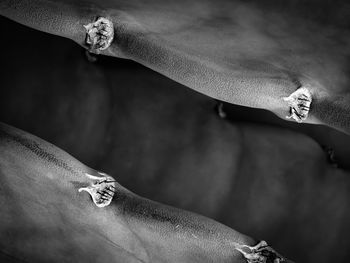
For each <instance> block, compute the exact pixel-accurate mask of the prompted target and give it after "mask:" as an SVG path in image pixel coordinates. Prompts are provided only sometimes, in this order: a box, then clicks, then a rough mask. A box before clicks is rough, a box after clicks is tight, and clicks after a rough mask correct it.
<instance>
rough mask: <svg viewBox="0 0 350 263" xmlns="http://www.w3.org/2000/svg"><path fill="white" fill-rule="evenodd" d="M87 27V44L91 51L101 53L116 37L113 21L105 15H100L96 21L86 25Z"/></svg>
mask: <svg viewBox="0 0 350 263" xmlns="http://www.w3.org/2000/svg"><path fill="white" fill-rule="evenodd" d="M84 28H85V29H86V40H85V42H86V44H87V45H88V46H89V47H90V51H91V52H95V53H97V54H98V53H99V52H100V51H102V50H105V49H107V48H109V46H110V45H111V43H112V41H113V38H114V27H113V23H112V22H111V21H110V20H108V19H107V18H104V17H99V18H98V19H97V20H96V21H95V22H93V23H90V24H87V25H84Z"/></svg>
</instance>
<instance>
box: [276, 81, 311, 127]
mask: <svg viewBox="0 0 350 263" xmlns="http://www.w3.org/2000/svg"><path fill="white" fill-rule="evenodd" d="M283 100H284V101H286V102H287V103H288V105H289V107H290V113H291V114H290V115H289V116H287V117H286V118H287V119H291V118H293V119H294V120H295V121H296V122H299V123H301V122H303V121H305V120H306V119H307V117H308V114H309V111H310V106H311V102H312V96H311V93H310V91H309V90H308V89H307V88H306V87H301V88H299V89H297V90H296V91H294V92H293V93H292V94H291V95H289V97H285V98H283Z"/></svg>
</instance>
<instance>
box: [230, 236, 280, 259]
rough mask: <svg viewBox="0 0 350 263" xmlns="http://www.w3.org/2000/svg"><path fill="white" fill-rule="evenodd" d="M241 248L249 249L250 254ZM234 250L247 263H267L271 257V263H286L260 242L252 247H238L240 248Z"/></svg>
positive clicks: (264, 243) (265, 244) (264, 242)
mask: <svg viewBox="0 0 350 263" xmlns="http://www.w3.org/2000/svg"><path fill="white" fill-rule="evenodd" d="M243 248H247V249H249V250H250V252H245V251H244V250H243ZM236 249H237V250H238V251H239V252H241V253H242V254H243V256H244V258H245V259H246V260H247V262H248V263H267V260H268V259H271V258H272V257H274V259H273V263H280V262H286V259H285V258H283V257H282V256H281V255H279V254H278V253H277V252H276V251H275V250H273V249H272V248H271V247H270V246H269V245H268V244H267V243H266V241H260V242H259V243H258V244H257V245H255V246H254V247H251V246H248V245H240V247H237V248H236ZM267 256H269V257H267ZM269 262H270V261H269Z"/></svg>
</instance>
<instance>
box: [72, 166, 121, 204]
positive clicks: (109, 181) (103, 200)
mask: <svg viewBox="0 0 350 263" xmlns="http://www.w3.org/2000/svg"><path fill="white" fill-rule="evenodd" d="M99 174H100V175H104V177H98V176H94V175H91V174H87V173H85V175H86V176H87V177H88V178H89V179H91V181H92V182H91V184H90V185H89V186H87V187H83V188H80V189H79V190H78V191H79V192H82V191H86V192H88V193H89V194H90V195H91V198H92V201H93V202H94V203H95V205H96V206H97V207H105V206H108V205H109V204H110V203H111V202H112V199H113V196H114V194H115V182H116V181H115V180H114V178H113V177H111V176H107V174H104V173H99Z"/></svg>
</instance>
